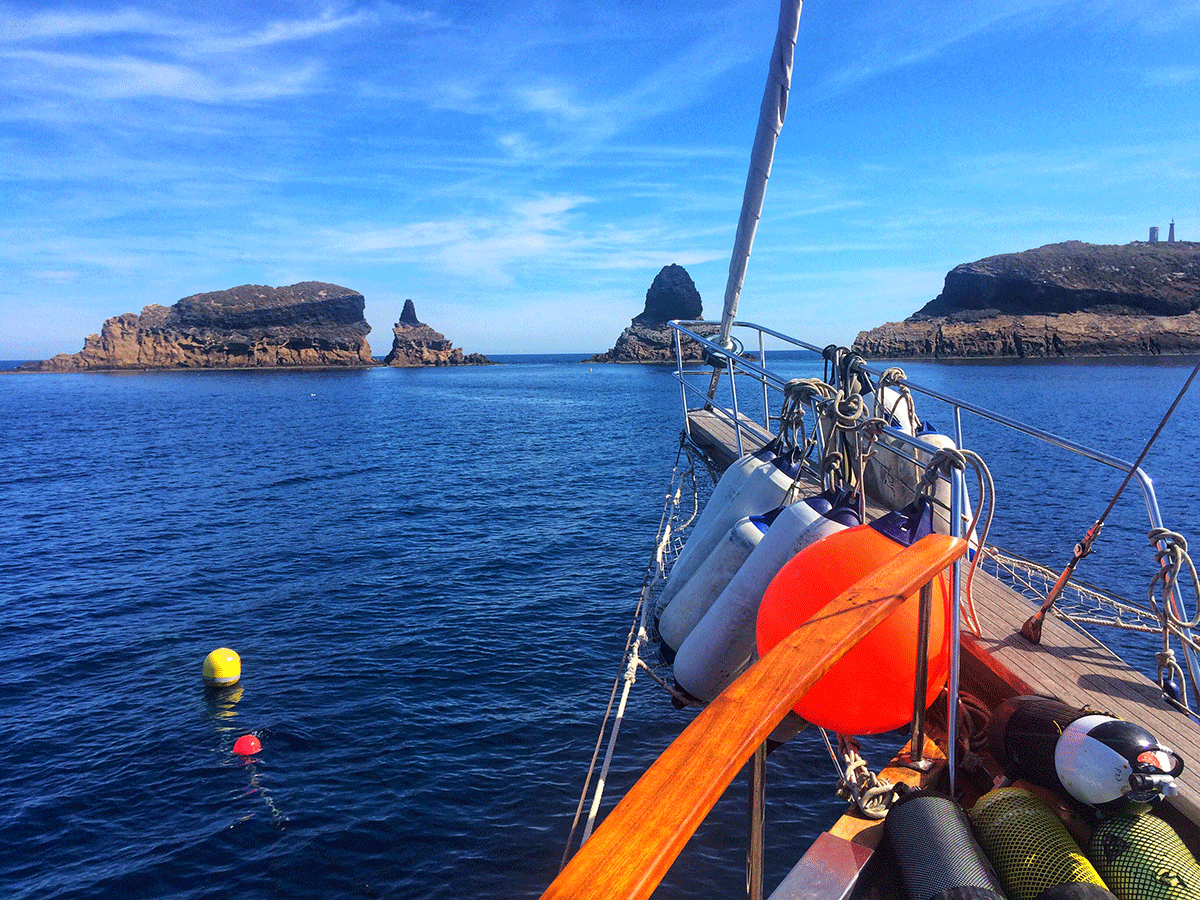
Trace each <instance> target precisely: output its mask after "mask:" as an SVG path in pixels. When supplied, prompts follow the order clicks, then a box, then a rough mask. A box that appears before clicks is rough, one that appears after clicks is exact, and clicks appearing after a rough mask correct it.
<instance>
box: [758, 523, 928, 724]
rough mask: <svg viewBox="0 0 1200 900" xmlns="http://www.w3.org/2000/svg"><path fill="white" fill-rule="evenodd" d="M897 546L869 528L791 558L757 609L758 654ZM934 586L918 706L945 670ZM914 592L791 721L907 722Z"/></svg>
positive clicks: (825, 541)
mask: <svg viewBox="0 0 1200 900" xmlns="http://www.w3.org/2000/svg"><path fill="white" fill-rule="evenodd" d="M903 549H904V547H903V546H902V545H901V544H899V543H897V542H896V541H894V540H892V539H891V538H889V537H887V536H885V535H883V534H881V533H880V532H879V531H877V530H876V529H874V528H872V527H871V526H870V525H859V526H857V527H855V528H849V529H847V530H845V531H839V532H836V533H834V534H831V535H828V536H827V537H824V538H822V539H821V540H819V541H817V542H816V543H815V544H811V545H810V546H808V547H805V548H804V549H803V550H801V551H800V552H799V553H797V554H796V555H795V556H794V557H792V559H791V560H790V561H789V562H788V563H787V564H786V565H785V566H784V567H783V568H782V569H780V571H779V573H778V574H777V575H776V576H775V578H774V580H772V581H771V584H770V585H769V586H768V587H767V590H766V593H765V594H764V595H763V599H762V604H761V605H760V606H759V611H758V623H757V638H758V652H759V655H762V654H765V653H766V652H767V651H768V650H770V649H771V648H772V647H774V646H775V645H776V644H777V643H779V642H780V641H781V640H783V639H784V638H785V637H787V636H788V635H789V634H791V633H792V632H793V631H795V630H796V628H798V627H799V626H800V625H802V624H804V623H805V622H807V621H808V620H809V619H811V618H812V617H813V615H815V614H816V613H817V612H818V611H819V610H820V609H821V608H822V607H823V606H825V604H827V603H829V601H831V600H833V599H834V598H835V597H837V596H838V594H840V593H842V592H843V591H845V590H846V589H847V588H849V587H850V586H851V585H853V584H854V583H855V582H857V581H858V580H859V579H861V578H863V577H865V576H867V575H869V574H870V573H872V572H874V571H875V570H876V569H878V568H879V567H880V566H882V565H884V564H885V563H887V561H888V560H890V559H891V558H892V557H894V556H896V555H897V554H899V553H900V551H901V550H903ZM949 596H950V592H949V591H948V590H947V588H946V585H945V583H944V577H943V576H939V577H938V579H937V580H936V581H935V582H934V589H933V610H932V615H931V617H930V627H929V679H928V682H927V684H926V690H925V702H926V706H928V705H929V704H930V703H932V702H933V701H934V699H935V698H936V697H937V695H938V692H939V691H940V690H941V689H942V685H944V684H945V682H946V678H947V675H948V673H949V669H950V638H949V628H948V627H947V622H948V619H949V607H948V602H949V601H948V598H949ZM919 598H920V591H916V592H914V593H913V594H912V595H911V596H910V597H908V598H907V599H906V600H905V601H904V602H903V603H902V604H901V605H900V607H899V608H898V609H897V610H896V611H895V612H893V613H892V614H891V615H890V616H888V617H887V618H886V619H884V621H883V622H882V624H880V625H879V627H878V628H876V629H875V630H874V631H872V632H871V633H870V634H868V635H867V636H866V637H865V638H863V640H862V641H860V642H859V643H858V644H857V645H855V646H854V647H853V648H852V649H851V650H850V652H849V653H847V654H846V655H845V656H844V657H842V659H841V660H839V661H838V662H837V663H836V664H835V665H834V666H833V668H832V669H830V670H829V672H827V673H826V674H825V675H824V676H823V677H822V678H821V679H820V680H819V681H818V682H817V683H816V684H815V685H813V687H812V689H811V690H810V691H809V692H808V693H807V694H805V695H804V697H802V698H801V700H800V702H799V703H797V704H796V706H795V710H796V713H797V714H798V715H800V716H801V717H803V718H804V719H806V720H808V721H809V722H812V723H813V724H814V725H819V726H821V727H822V728H829V729H832V730H833V731H836V732H838V733H840V734H879V733H880V732H884V731H890V730H892V729H893V728H899V727H901V726H902V725H906V724H907V723H909V722H911V721H912V713H913V693H914V687H915V685H916V667H917V630H918V620H919V607H920V600H919Z"/></svg>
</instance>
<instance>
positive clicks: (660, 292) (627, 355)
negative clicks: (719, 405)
mask: <svg viewBox="0 0 1200 900" xmlns="http://www.w3.org/2000/svg"><path fill="white" fill-rule="evenodd" d="M703 314H704V313H703V307H702V303H701V299H700V292H699V291H698V290H696V284H695V282H693V281H692V276H691V275H689V274H688V273H687V270H686V269H685V268H684V267H683V266H680V265H676V264H674V263H672V264H671V265H669V266H663V267H662V269H661V270H659V273H658V274H657V275H655V276H654V281H653V282H652V283H651V284H650V288H649V289H648V290H647V291H646V306H645V308H644V309H643V310H642V311H641V313H639V314H638V315H637V316H636V317H635V318H634V319H633V321H632V323H631V324H630V326H629V327H628V328H626V329H625V330H624V331H623V332H621V336H620V337H619V338H617V343H616V344H615V345H614V346H613V348H612V349H611V350H609V351H608V352H607V353H600V354H597V355H596V356H593V357H592V358H591V359H588V360H586V362H593V363H611V362H633V363H673V362H675V332H674V331H672V330H671V328H670V327H669V326H668V325H667V323H668V322H669V321H671V320H672V319H685V320H686V319H699V318H701V317H702V316H703ZM699 331H700V333H704V332H706V331H708V332H714V333H715V329H713V328H712V327H709V328H706V329H700V330H699ZM683 353H684V359H685V360H688V361H695V360H699V359H700V358H701V357H702V355H703V354H702V348H701V347H700V345H698V344H697V343H696V342H695V341H688V340H685V341H684V345H683Z"/></svg>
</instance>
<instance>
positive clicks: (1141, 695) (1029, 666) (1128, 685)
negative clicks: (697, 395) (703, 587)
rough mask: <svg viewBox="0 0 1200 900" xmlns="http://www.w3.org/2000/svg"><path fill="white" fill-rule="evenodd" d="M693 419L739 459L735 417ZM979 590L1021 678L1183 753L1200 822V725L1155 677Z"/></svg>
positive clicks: (1179, 802) (1064, 627) (1007, 660)
mask: <svg viewBox="0 0 1200 900" xmlns="http://www.w3.org/2000/svg"><path fill="white" fill-rule="evenodd" d="M688 425H689V429H690V432H691V435H692V439H693V441H695V442H696V443H697V444H699V445H700V446H701V447H703V448H704V449H705V450H706V451H707V452H709V453H710V455H711V456H712V457H713V459H714V461H716V463H717V464H718V465H719V466H722V467H723V466H725V465H728V463H730V462H732V461H733V459H734V458H736V450H735V449H734V448H735V447H736V444H735V443H734V442H733V440H732V435H733V428H732V425H731V423H729V422H728V421H727V420H724V419H721V418H720V417H718V416H716V415H715V414H713V413H711V412H704V411H693V412H692V413H690V414H689V422H688ZM768 439H769V435H766V436H764V435H763V434H762V429H761V426H758V427H757V428H754V429H746V430H744V431H743V436H742V441H743V448H744V449H745V450H747V451H750V450H753V449H757V447H758V446H761V445H762V444H763V443H765V442H766V440H768ZM972 594H973V597H974V608H975V613H976V616H977V617H978V619H979V624H980V628H981V630H982V632H983V633H982V636H981V637H980V638H979V639H978V641H977V643H978V645H979V646H980V647H981V648H982V649H984V650H986V651H987V653H988V654H990V655H991V656H992V657H993V658H994V659H995V660H997V661H998V662H999V663H1000V664H1001V665H1002V666H1003V667H1004V668H1005V669H1007V670H1008V671H1009V672H1011V673H1012V674H1013V675H1015V676H1016V677H1017V678H1018V679H1019V680H1020V681H1022V682H1024V683H1025V684H1026V685H1028V686H1029V687H1030V688H1032V689H1033V690H1034V691H1035V692H1036V693H1039V694H1043V695H1047V696H1052V697H1057V698H1058V699H1060V700H1062V701H1063V702H1064V703H1067V704H1069V705H1071V706H1076V707H1083V706H1088V707H1091V708H1094V709H1096V710H1099V711H1102V712H1106V713H1109V714H1111V715H1114V716H1118V717H1120V718H1122V719H1126V720H1128V721H1131V722H1136V723H1138V724H1140V725H1142V726H1143V727H1145V728H1146V729H1147V730H1148V731H1150V732H1151V733H1152V734H1153V735H1155V736H1156V737H1157V738H1158V739H1159V741H1161V742H1162V743H1163V744H1165V745H1167V746H1168V747H1171V748H1172V749H1173V750H1176V751H1177V752H1178V753H1179V754H1180V755H1181V756H1182V757H1183V759H1184V763H1185V768H1184V772H1183V774H1182V775H1181V776H1180V777H1179V778H1178V779H1177V781H1178V785H1179V794H1178V796H1176V797H1172V798H1168V799H1167V800H1166V801H1165V802H1166V803H1168V804H1170V806H1171V807H1172V808H1173V809H1174V810H1175V811H1177V813H1178V814H1180V815H1182V816H1183V817H1185V818H1187V819H1189V820H1191V821H1192V822H1194V823H1200V726H1197V725H1196V724H1195V723H1193V722H1192V721H1191V720H1190V719H1189V718H1188V717H1187V716H1186V715H1184V714H1183V713H1180V712H1178V711H1177V710H1175V709H1174V708H1173V707H1171V706H1170V705H1169V704H1168V703H1167V702H1166V701H1165V700H1163V699H1162V698H1161V693H1160V691H1159V689H1158V687H1157V686H1156V685H1155V684H1154V683H1153V682H1152V681H1150V679H1149V678H1147V677H1145V676H1144V675H1142V674H1141V673H1139V672H1135V671H1134V670H1132V669H1131V668H1129V666H1127V665H1126V664H1125V663H1124V662H1123V661H1122V660H1121V659H1119V658H1118V657H1117V656H1116V655H1115V654H1113V653H1112V652H1111V651H1109V650H1108V649H1107V648H1106V647H1104V646H1103V645H1102V644H1100V643H1099V642H1097V641H1096V640H1095V639H1093V638H1092V637H1090V636H1089V635H1088V634H1086V633H1084V632H1083V631H1081V630H1080V629H1078V628H1076V627H1075V626H1073V625H1072V624H1070V623H1069V622H1068V621H1066V620H1065V619H1063V618H1061V617H1060V616H1057V615H1055V614H1054V613H1051V614H1050V615H1048V616H1047V617H1046V619H1045V623H1044V625H1043V631H1042V640H1041V643H1040V644H1037V645H1035V644H1031V643H1030V642H1029V641H1027V640H1026V639H1025V638H1024V637H1022V636H1021V633H1020V632H1021V626H1022V624H1024V622H1025V621H1026V619H1028V618H1029V617H1030V615H1032V614H1033V612H1034V611H1035V607H1034V606H1033V605H1032V604H1031V603H1030V602H1029V601H1028V600H1027V599H1025V598H1024V597H1022V596H1021V595H1019V594H1017V593H1016V592H1015V591H1013V590H1011V589H1010V588H1009V587H1007V586H1006V585H1004V584H1003V583H1002V582H1000V581H999V580H998V579H996V578H994V577H992V576H990V575H987V574H986V573H983V572H979V571H977V572H976V574H975V578H974V584H973V590H972ZM1146 637H1147V639H1149V640H1153V639H1154V638H1153V636H1150V635H1147V636H1146ZM1193 849H1194V850H1195V848H1193Z"/></svg>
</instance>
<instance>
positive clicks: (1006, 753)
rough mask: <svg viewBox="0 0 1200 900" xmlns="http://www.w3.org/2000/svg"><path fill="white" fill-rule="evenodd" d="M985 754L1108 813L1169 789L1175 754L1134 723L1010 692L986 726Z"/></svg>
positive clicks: (1177, 764) (1178, 766) (1177, 767)
mask: <svg viewBox="0 0 1200 900" xmlns="http://www.w3.org/2000/svg"><path fill="white" fill-rule="evenodd" d="M988 744H989V749H990V751H991V754H992V756H993V757H994V758H995V759H996V761H997V762H999V763H1000V764H1001V765H1003V766H1004V767H1005V768H1006V770H1011V772H1012V774H1014V775H1019V776H1021V777H1023V778H1027V779H1029V780H1030V781H1032V782H1034V783H1036V784H1040V785H1043V786H1044V787H1048V788H1051V789H1052V790H1056V791H1059V792H1061V793H1063V794H1065V795H1067V796H1070V797H1074V798H1075V799H1076V800H1078V801H1080V802H1081V803H1085V804H1087V805H1088V806H1092V807H1095V808H1096V809H1097V810H1099V811H1100V812H1102V813H1106V814H1111V813H1114V812H1117V811H1119V810H1121V809H1124V808H1127V807H1128V806H1130V804H1136V803H1150V802H1152V801H1154V800H1158V799H1161V798H1162V796H1163V795H1164V794H1165V795H1168V796H1170V795H1173V794H1175V793H1176V791H1177V787H1176V784H1175V776H1177V775H1179V773H1181V772H1182V771H1183V760H1182V759H1181V758H1180V756H1179V754H1177V753H1176V752H1175V751H1174V750H1171V749H1170V748H1168V747H1164V746H1163V745H1162V744H1160V743H1159V742H1158V740H1157V739H1156V738H1155V737H1154V736H1153V735H1152V734H1150V732H1148V731H1147V730H1146V729H1145V728H1142V727H1141V726H1140V725H1135V724H1134V723H1133V722H1126V721H1124V720H1122V719H1117V718H1114V717H1113V716H1106V715H1100V714H1096V713H1093V712H1091V711H1089V710H1078V709H1072V708H1071V707H1069V706H1067V705H1066V704H1065V703H1061V702H1060V701H1058V700H1052V699H1050V698H1047V697H1012V698H1010V699H1008V700H1005V701H1004V702H1003V703H1001V704H1000V706H999V707H997V709H996V712H995V713H994V714H993V716H992V720H991V723H990V724H989V726H988Z"/></svg>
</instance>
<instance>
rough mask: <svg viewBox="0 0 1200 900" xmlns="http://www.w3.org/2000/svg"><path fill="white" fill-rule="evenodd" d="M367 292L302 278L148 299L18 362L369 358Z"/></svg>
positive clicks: (188, 365)
mask: <svg viewBox="0 0 1200 900" xmlns="http://www.w3.org/2000/svg"><path fill="white" fill-rule="evenodd" d="M364 307H365V302H364V300H363V296H362V294H358V293H355V292H354V291H352V290H350V289H349V288H344V287H339V286H338V285H336V284H323V283H321V282H318V281H305V282H301V283H300V284H293V285H291V286H289V287H278V288H274V287H267V286H265V285H257V284H244V285H242V286H241V287H235V288H231V289H229V290H227V291H213V292H211V293H207V294H195V295H193V296H191V297H184V298H183V299H182V300H180V301H179V302H178V303H176V304H175V305H174V306H160V305H158V304H151V305H150V306H147V307H145V308H143V309H142V312H141V314H140V315H139V314H136V313H125V314H124V315H120V316H114V317H113V318H111V319H108V320H107V321H106V322H105V323H104V326H103V327H102V328H101V330H100V334H98V335H97V334H93V335H89V336H88V338H87V339H86V340H85V341H84V345H83V349H82V350H81V351H79V352H78V353H60V354H59V355H58V356H55V357H53V358H52V359H48V360H45V361H44V362H38V363H26V364H25V365H23V366H21V369H23V370H26V371H41V372H80V371H88V370H98V369H240V368H263V367H293V366H370V365H372V364H373V363H372V359H371V346H370V344H368V343H367V334H368V333H369V332H370V330H371V326H370V325H368V324H367V321H366V319H364V318H363V309H364Z"/></svg>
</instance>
